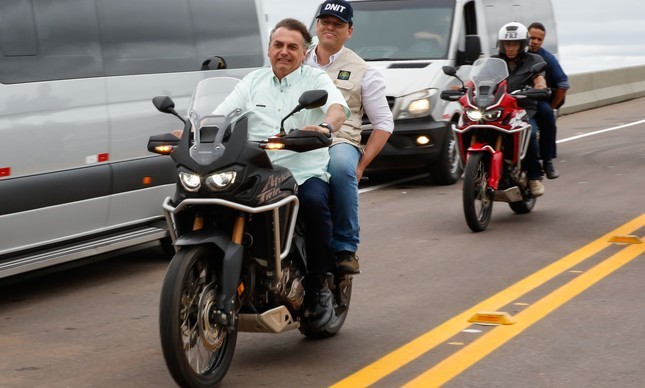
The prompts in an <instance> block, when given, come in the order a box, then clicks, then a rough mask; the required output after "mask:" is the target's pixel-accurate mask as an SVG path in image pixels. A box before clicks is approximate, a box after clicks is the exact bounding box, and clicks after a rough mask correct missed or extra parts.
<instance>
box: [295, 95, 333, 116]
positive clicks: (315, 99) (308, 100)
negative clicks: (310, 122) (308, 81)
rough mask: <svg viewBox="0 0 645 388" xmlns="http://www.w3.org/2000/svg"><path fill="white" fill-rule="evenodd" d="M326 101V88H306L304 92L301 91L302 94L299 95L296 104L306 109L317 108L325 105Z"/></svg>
mask: <svg viewBox="0 0 645 388" xmlns="http://www.w3.org/2000/svg"><path fill="white" fill-rule="evenodd" d="M326 103H327V91H326V90H307V91H306V92H304V93H302V96H300V98H299V99H298V105H302V106H303V107H304V108H306V109H313V108H318V107H321V106H323V105H325V104H326ZM300 109H302V108H300ZM294 113H295V112H294Z"/></svg>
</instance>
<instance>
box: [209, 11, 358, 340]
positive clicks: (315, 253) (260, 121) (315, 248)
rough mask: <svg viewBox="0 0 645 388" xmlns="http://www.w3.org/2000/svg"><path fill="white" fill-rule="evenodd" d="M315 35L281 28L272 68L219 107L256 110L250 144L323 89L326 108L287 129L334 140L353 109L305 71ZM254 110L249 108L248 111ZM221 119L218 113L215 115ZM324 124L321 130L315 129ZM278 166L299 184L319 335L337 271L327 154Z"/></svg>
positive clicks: (326, 82) (285, 158) (273, 155)
mask: <svg viewBox="0 0 645 388" xmlns="http://www.w3.org/2000/svg"><path fill="white" fill-rule="evenodd" d="M310 43H311V34H310V33H309V31H308V30H307V28H306V27H305V25H304V24H302V23H301V22H299V21H298V20H295V19H284V20H282V21H280V22H278V23H277V24H276V26H275V28H274V29H273V31H271V39H270V43H269V52H268V56H269V59H270V61H271V68H270V69H269V68H264V69H260V70H256V71H253V72H251V73H250V74H248V75H247V76H246V77H244V79H243V80H242V83H241V84H240V85H239V86H240V87H238V88H236V89H235V91H234V92H233V93H232V94H231V95H230V96H229V97H228V98H227V99H226V101H225V102H224V103H223V104H222V105H220V106H219V107H218V109H219V110H222V111H223V112H224V111H230V109H228V110H227V108H231V107H232V108H236V107H239V106H238V105H236V104H238V103H239V102H240V101H247V99H246V98H245V97H246V96H245V94H248V93H250V94H251V95H252V96H251V97H252V98H251V99H248V101H253V103H254V104H255V105H256V106H255V107H254V109H253V112H252V113H251V114H250V115H249V122H250V123H252V125H249V140H252V141H259V140H262V139H266V138H269V137H271V136H273V135H275V134H277V133H278V132H279V130H280V126H279V125H280V118H281V117H282V115H284V114H286V113H288V111H289V110H290V109H291V108H292V107H294V106H296V105H297V104H298V97H299V96H300V95H301V94H302V92H303V91H306V90H313V89H324V90H326V91H327V93H328V98H327V103H326V104H325V105H324V106H322V107H320V108H317V109H312V110H307V111H303V112H299V113H298V114H297V115H294V116H292V117H290V118H289V119H287V120H286V122H285V124H284V126H285V127H286V128H299V129H303V130H311V131H318V132H322V133H324V134H326V135H329V136H331V133H330V130H329V128H330V127H331V128H332V129H335V130H337V129H339V128H340V127H341V126H342V123H343V122H344V121H345V119H346V118H347V117H349V108H348V107H347V104H346V102H345V99H344V98H343V96H342V94H341V93H340V91H338V89H337V88H336V86H335V85H334V84H333V83H332V82H331V79H330V78H329V77H328V76H327V74H326V73H325V72H323V71H322V70H318V69H313V68H311V67H309V66H303V65H302V63H303V60H304V57H305V55H306V50H307V47H308V45H309V44H310ZM247 108H250V107H247ZM215 113H217V112H215ZM318 123H320V124H321V125H316V124H318ZM267 154H268V155H269V158H270V159H271V161H272V162H273V163H274V164H275V165H279V166H283V167H286V168H288V169H289V170H290V171H291V173H292V174H293V175H294V177H295V179H296V181H297V183H298V199H299V201H300V214H301V216H302V217H301V220H302V221H303V223H304V227H305V244H306V254H307V258H308V263H309V264H308V265H309V268H308V273H309V276H308V285H307V289H308V292H307V293H306V294H307V295H309V297H308V298H307V299H308V300H307V301H308V303H309V311H310V314H309V315H310V318H311V321H312V324H313V325H314V326H316V327H318V328H320V329H324V328H325V326H326V325H327V324H328V323H329V322H330V321H331V318H332V315H333V303H332V293H331V291H330V290H329V287H328V283H327V279H328V277H329V274H330V273H334V272H335V270H336V259H335V257H334V254H333V252H332V250H331V230H332V229H331V227H332V221H331V212H330V209H329V185H328V181H329V174H328V173H327V164H328V162H329V152H328V150H327V149H326V148H322V149H317V150H313V151H308V152H302V153H298V152H292V151H267Z"/></svg>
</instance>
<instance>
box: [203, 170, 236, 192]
mask: <svg viewBox="0 0 645 388" xmlns="http://www.w3.org/2000/svg"><path fill="white" fill-rule="evenodd" d="M236 175H237V173H236V172H235V171H224V172H219V173H217V174H213V175H209V176H208V178H206V186H208V188H209V189H211V190H213V191H218V190H224V189H225V188H226V187H228V186H230V185H231V184H232V183H233V182H235V177H236Z"/></svg>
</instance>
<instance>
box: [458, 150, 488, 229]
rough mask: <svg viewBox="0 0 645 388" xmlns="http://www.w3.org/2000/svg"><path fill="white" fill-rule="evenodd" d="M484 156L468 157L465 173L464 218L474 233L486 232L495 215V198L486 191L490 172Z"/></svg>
mask: <svg viewBox="0 0 645 388" xmlns="http://www.w3.org/2000/svg"><path fill="white" fill-rule="evenodd" d="M484 156H485V155H484V154H483V153H481V152H476V153H472V154H470V155H468V161H467V162H466V169H465V171H464V187H463V205H464V216H465V217H466V223H468V227H469V228H470V230H472V231H473V232H481V231H483V230H486V227H487V226H488V223H489V222H490V216H491V214H492V213H493V198H492V197H491V195H490V194H489V192H488V190H486V188H487V186H488V175H489V171H488V166H487V164H486V160H487V158H485V157H484Z"/></svg>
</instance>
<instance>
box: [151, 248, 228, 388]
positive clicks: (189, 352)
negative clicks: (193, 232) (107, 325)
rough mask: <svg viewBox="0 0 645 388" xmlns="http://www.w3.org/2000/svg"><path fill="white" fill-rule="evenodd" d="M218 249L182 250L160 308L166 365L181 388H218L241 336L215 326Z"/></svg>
mask: <svg viewBox="0 0 645 388" xmlns="http://www.w3.org/2000/svg"><path fill="white" fill-rule="evenodd" d="M219 257H221V251H219V250H218V249H216V248H215V246H209V245H199V246H191V247H182V248H181V249H180V250H179V252H177V254H176V255H175V257H174V258H173V259H172V261H171V262H170V265H169V266H168V271H167V272H166V276H165V278H164V281H163V286H162V289H161V300H160V304H159V334H160V337H161V347H162V350H163V355H164V359H165V361H166V365H167V367H168V370H169V371H170V374H171V375H172V377H173V379H174V380H175V382H176V383H177V384H178V385H179V386H182V387H205V386H215V385H217V384H218V383H219V382H220V381H221V380H222V379H223V378H224V375H225V374H226V372H227V371H228V368H229V367H230V365H231V361H232V359H233V353H234V351H235V344H236V341H237V331H232V332H230V331H228V329H227V328H226V326H224V325H221V324H217V323H214V322H212V314H211V313H212V312H213V309H214V303H215V300H216V297H217V293H218V292H219V285H220V279H221V275H222V274H221V266H220V263H221V261H220V260H218V259H219Z"/></svg>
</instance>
